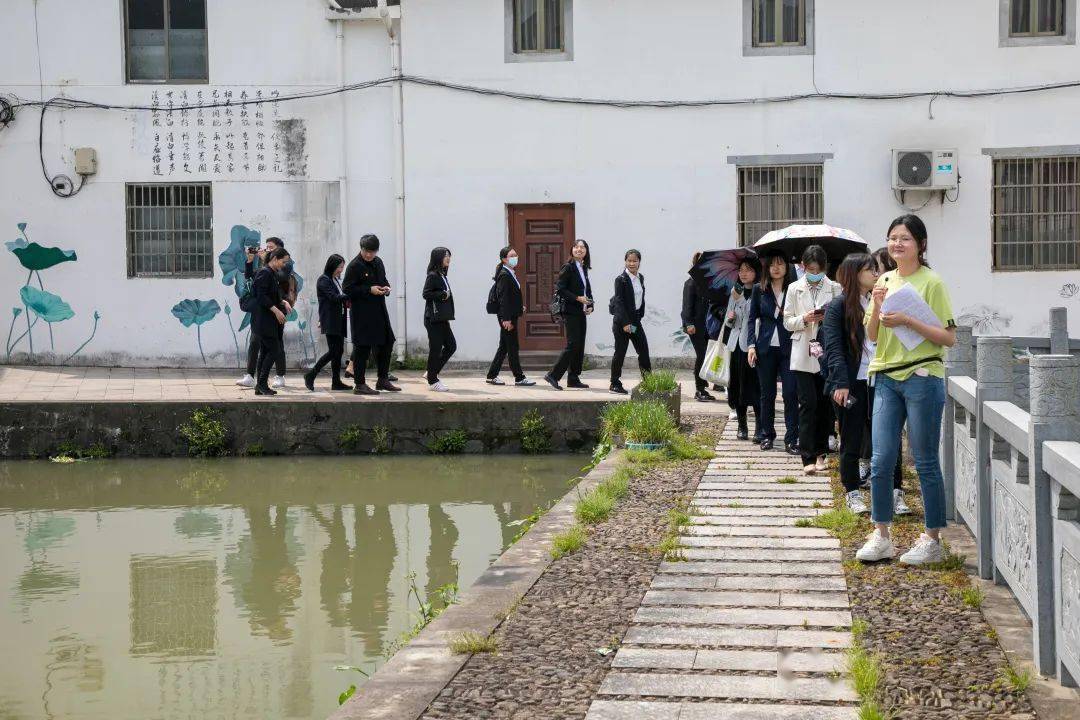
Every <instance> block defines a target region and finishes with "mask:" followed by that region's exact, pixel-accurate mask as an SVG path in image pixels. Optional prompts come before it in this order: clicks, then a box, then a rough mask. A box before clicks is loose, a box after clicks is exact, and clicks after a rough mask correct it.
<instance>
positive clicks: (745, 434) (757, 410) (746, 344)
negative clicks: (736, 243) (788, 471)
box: [724, 258, 763, 444]
mask: <svg viewBox="0 0 1080 720" xmlns="http://www.w3.org/2000/svg"><path fill="white" fill-rule="evenodd" d="M760 268H761V266H760V265H759V264H758V262H757V260H755V259H753V258H747V259H746V260H743V261H742V263H741V264H740V265H739V283H738V284H737V285H736V286H735V287H734V288H732V290H731V298H730V299H729V300H728V305H727V313H726V315H725V319H724V323H725V324H726V325H727V326H728V327H729V328H730V330H729V332H728V339H727V349H728V350H730V351H731V363H730V366H729V371H730V377H729V379H728V389H727V398H728V407H730V408H731V409H732V410H734V411H735V415H736V417H737V418H738V420H739V429H738V430H737V432H736V437H738V439H739V440H748V439H749V436H750V431H749V428H748V427H747V418H746V415H747V411H748V410H749V409H750V408H753V409H754V442H755V443H758V444H760V443H761V441H762V439H763V436H762V432H761V407H760V403H761V390H760V387H759V385H758V377H757V371H756V370H755V369H754V368H752V367H750V363H749V362H748V361H747V357H746V356H747V352H748V351H749V350H750V323H749V316H750V296H751V294H752V293H753V292H754V283H756V282H757V280H758V275H760V273H761V270H760Z"/></svg>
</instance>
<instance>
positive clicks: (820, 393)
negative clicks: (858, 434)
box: [795, 370, 834, 465]
mask: <svg viewBox="0 0 1080 720" xmlns="http://www.w3.org/2000/svg"><path fill="white" fill-rule="evenodd" d="M795 387H796V391H797V392H798V395H799V449H800V450H801V451H802V461H803V465H812V464H813V463H814V462H815V461H816V460H817V459H818V458H819V457H821V456H822V455H824V454H825V453H827V452H828V451H829V435H831V434H832V429H833V419H834V416H833V411H832V408H831V407H830V405H831V404H832V403H831V402H830V401H829V400H828V399H827V398H826V397H825V378H824V377H822V375H821V373H810V372H802V371H801V370H796V371H795Z"/></svg>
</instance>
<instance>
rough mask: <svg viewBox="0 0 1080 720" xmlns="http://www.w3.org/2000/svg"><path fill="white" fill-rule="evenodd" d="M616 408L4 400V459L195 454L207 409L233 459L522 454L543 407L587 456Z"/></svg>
mask: <svg viewBox="0 0 1080 720" xmlns="http://www.w3.org/2000/svg"><path fill="white" fill-rule="evenodd" d="M608 402H609V400H608V399H604V400H591V399H590V400H575V401H573V402H550V401H541V402H530V401H524V400H506V401H500V400H484V401H479V402H478V401H460V402H453V401H451V402H434V401H430V400H427V401H419V400H418V401H411V400H405V399H395V400H393V401H383V402H378V401H373V402H347V403H342V402H326V401H300V400H289V401H283V402H275V401H268V402H188V401H138V402H112V401H101V402H97V401H88V402H77V401H75V402H48V401H43V402H4V403H0V418H3V422H0V458H8V459H15V458H40V457H49V456H54V455H57V454H68V455H70V454H80V453H85V452H90V451H91V450H93V451H94V452H103V453H105V454H108V455H115V456H118V457H172V456H185V455H188V454H189V448H190V443H189V442H188V441H187V440H186V439H185V438H184V436H183V434H182V433H181V428H182V427H183V426H185V425H190V424H191V423H192V417H193V415H194V414H195V413H196V412H197V411H207V410H208V411H209V413H210V416H211V417H212V418H213V419H215V420H217V421H219V422H220V423H221V426H222V443H223V448H222V449H223V451H224V454H228V455H341V454H368V453H394V454H422V453H430V452H432V451H433V447H434V446H435V445H437V444H438V443H439V442H440V441H445V440H446V439H447V438H449V437H450V436H454V437H453V440H454V443H455V444H457V445H458V447H459V448H460V451H461V452H465V453H516V452H520V451H521V424H522V418H524V417H525V416H526V415H527V414H529V413H531V412H533V411H536V412H537V413H539V415H540V416H541V417H542V418H543V419H544V424H545V426H546V429H547V433H548V434H549V438H550V446H551V451H552V452H578V451H587V450H591V449H592V447H593V445H594V444H595V442H596V437H597V429H598V425H599V414H600V411H601V409H602V408H603V406H604V405H605V404H607V403H608ZM455 449H457V448H455Z"/></svg>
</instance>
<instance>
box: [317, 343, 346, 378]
mask: <svg viewBox="0 0 1080 720" xmlns="http://www.w3.org/2000/svg"><path fill="white" fill-rule="evenodd" d="M326 344H327V346H329V347H328V349H327V351H326V352H325V353H324V354H323V356H322V357H321V358H319V359H318V360H316V361H315V365H314V366H313V367H312V368H311V376H312V377H315V376H316V375H318V374H319V373H320V372H321V371H322V369H323V368H324V367H326V363H330V372H331V374H332V375H333V376H334V384H335V385H337V384H339V383H340V382H341V356H342V355H343V354H344V353H345V336H344V335H327V336H326Z"/></svg>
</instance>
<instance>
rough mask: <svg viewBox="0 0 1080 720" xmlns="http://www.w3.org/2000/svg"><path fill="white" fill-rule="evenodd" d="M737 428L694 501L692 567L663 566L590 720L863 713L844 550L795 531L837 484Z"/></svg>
mask: <svg viewBox="0 0 1080 720" xmlns="http://www.w3.org/2000/svg"><path fill="white" fill-rule="evenodd" d="M734 425H735V423H733V422H731V423H728V425H727V429H726V430H725V431H724V435H723V438H722V439H721V440H720V442H719V444H718V446H717V457H716V458H715V459H714V460H713V461H712V462H710V463H709V466H708V469H707V470H706V471H705V474H704V476H703V477H702V478H701V483H700V484H699V485H698V488H697V492H696V493H695V495H694V497H693V500H692V503H691V516H692V517H691V524H690V525H689V526H687V527H685V528H684V532H683V535H682V537H681V538H680V540H681V544H682V545H683V547H684V549H683V551H682V552H683V555H684V556H685V558H686V559H685V560H683V561H665V562H663V563H662V564H661V565H660V570H659V572H658V573H657V575H656V576H655V577H654V578H653V581H652V586H651V588H650V589H649V591H648V592H647V593H646V594H645V597H644V599H643V600H642V603H641V607H640V608H638V610H637V614H636V615H635V617H634V621H633V623H632V624H631V626H630V628H629V630H628V631H627V633H626V636H625V637H624V638H623V642H622V645H621V646H620V648H619V650H618V651H617V653H616V654H615V658H614V661H613V663H612V667H611V670H610V671H609V672H608V675H607V677H606V678H605V679H604V682H603V684H602V685H601V687H600V690H599V692H598V694H597V697H596V699H595V700H594V701H593V703H592V705H591V707H590V708H589V713H588V716H587V718H586V720H631V719H635V720H636V719H644V718H648V719H649V720H713V719H714V718H715V719H717V720H719V719H721V718H722V719H723V720H768V719H772V718H777V719H781V718H783V719H790V720H795V719H796V718H798V720H848V719H849V718H850V719H853V718H856V717H857V716H858V714H857V711H856V709H855V702H856V696H855V693H854V692H853V691H852V690H851V688H850V686H849V685H848V683H847V681H846V679H845V678H844V677H843V676H842V673H843V670H844V650H845V649H846V648H847V647H848V646H849V645H850V643H851V613H850V611H849V605H848V594H847V583H846V582H845V580H844V574H843V568H842V567H841V564H840V542H839V541H838V540H836V539H835V538H833V537H831V536H830V535H829V534H828V533H827V532H826V531H824V530H819V529H817V528H799V527H795V521H796V520H797V519H798V518H802V517H811V516H813V515H815V514H817V513H818V512H821V511H822V510H823V509H825V508H828V507H830V506H831V505H832V493H831V492H830V490H829V481H828V478H825V477H820V478H811V477H805V476H803V474H802V469H801V463H800V462H799V459H798V458H797V457H790V456H788V455H786V454H784V453H783V452H774V453H768V454H764V453H761V452H760V451H757V450H756V448H754V447H753V445H751V444H750V443H747V442H745V441H737V440H736V439H735V427H734ZM787 476H790V477H794V478H796V479H797V481H798V482H795V483H780V482H778V480H779V479H780V478H783V477H787Z"/></svg>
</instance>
